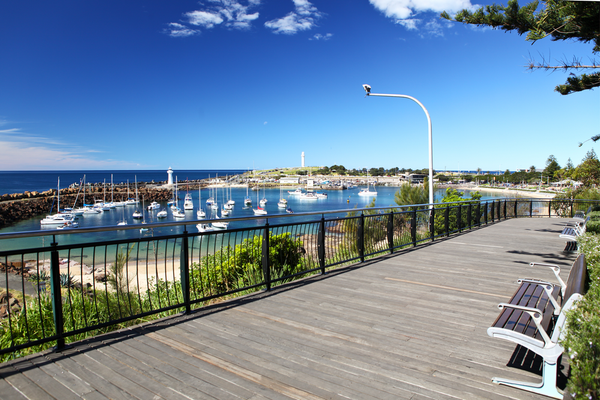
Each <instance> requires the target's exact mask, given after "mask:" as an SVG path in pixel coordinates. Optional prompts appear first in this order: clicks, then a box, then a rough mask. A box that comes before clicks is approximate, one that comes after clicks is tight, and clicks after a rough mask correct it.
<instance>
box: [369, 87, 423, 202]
mask: <svg viewBox="0 0 600 400" xmlns="http://www.w3.org/2000/svg"><path fill="white" fill-rule="evenodd" d="M363 89H365V92H367V96H378V97H399V98H402V99H409V100H412V101H414V102H415V103H417V104H418V105H419V106H421V108H422V109H423V111H425V115H426V116H427V125H428V128H429V204H430V206H429V207H430V208H432V207H433V139H432V136H431V117H429V112H427V109H426V108H425V106H424V105H423V104H422V103H421V102H420V101H419V100H417V99H415V98H414V97H411V96H406V95H404V94H381V93H371V86H369V85H363Z"/></svg>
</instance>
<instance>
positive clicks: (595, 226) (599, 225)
mask: <svg viewBox="0 0 600 400" xmlns="http://www.w3.org/2000/svg"><path fill="white" fill-rule="evenodd" d="M585 230H586V232H589V233H595V234H598V233H600V221H597V220H591V219H590V220H589V221H588V223H587V224H586V226H585Z"/></svg>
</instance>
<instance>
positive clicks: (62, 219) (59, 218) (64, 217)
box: [40, 178, 74, 225]
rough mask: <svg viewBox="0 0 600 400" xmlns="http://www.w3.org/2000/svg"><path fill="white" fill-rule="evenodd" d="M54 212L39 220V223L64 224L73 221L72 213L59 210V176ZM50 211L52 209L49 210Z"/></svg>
mask: <svg viewBox="0 0 600 400" xmlns="http://www.w3.org/2000/svg"><path fill="white" fill-rule="evenodd" d="M56 199H57V201H56V210H57V212H56V214H54V215H52V214H50V215H48V216H46V218H44V219H42V220H41V221H40V224H41V225H64V224H65V223H70V222H73V220H74V218H73V215H72V214H66V213H61V212H60V178H58V191H57V192H56ZM50 212H52V210H50Z"/></svg>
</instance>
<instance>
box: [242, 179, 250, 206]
mask: <svg viewBox="0 0 600 400" xmlns="http://www.w3.org/2000/svg"><path fill="white" fill-rule="evenodd" d="M249 186H250V184H249V183H248V184H247V185H246V198H245V199H244V205H245V206H246V207H250V206H252V199H250V196H248V187H249Z"/></svg>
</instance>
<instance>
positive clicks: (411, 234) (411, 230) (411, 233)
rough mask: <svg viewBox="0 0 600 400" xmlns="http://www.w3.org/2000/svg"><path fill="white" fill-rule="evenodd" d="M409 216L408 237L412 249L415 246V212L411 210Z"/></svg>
mask: <svg viewBox="0 0 600 400" xmlns="http://www.w3.org/2000/svg"><path fill="white" fill-rule="evenodd" d="M410 215H411V218H410V237H411V239H412V243H413V247H414V246H416V245H417V210H415V209H413V210H412V212H411V213H410Z"/></svg>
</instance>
